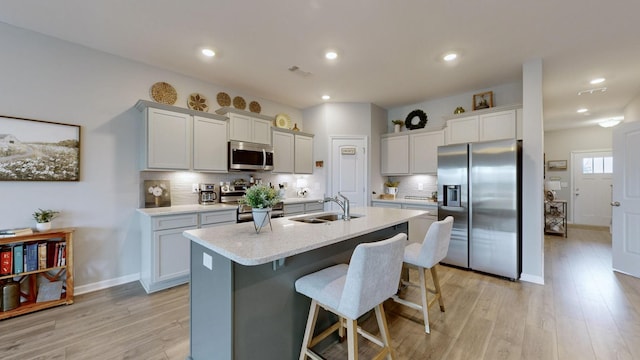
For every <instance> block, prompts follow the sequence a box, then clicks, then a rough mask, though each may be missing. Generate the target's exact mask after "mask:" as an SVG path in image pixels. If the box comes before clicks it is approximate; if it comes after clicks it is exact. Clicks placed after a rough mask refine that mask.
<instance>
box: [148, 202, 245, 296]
mask: <svg viewBox="0 0 640 360" xmlns="http://www.w3.org/2000/svg"><path fill="white" fill-rule="evenodd" d="M235 222H236V209H232V210H221V211H209V212H201V213H184V214H177V215H161V216H141V230H142V231H141V233H142V237H141V238H142V244H141V265H140V283H141V284H142V287H143V288H144V289H145V291H146V292H147V293H152V292H156V291H160V290H164V289H167V288H170V287H173V286H177V285H180V284H185V283H187V282H189V266H190V262H189V261H190V255H189V254H190V250H189V249H190V241H189V240H188V239H187V238H186V237H184V236H183V234H182V233H183V232H184V231H186V230H193V229H198V228H205V227H212V226H218V225H222V224H228V223H235Z"/></svg>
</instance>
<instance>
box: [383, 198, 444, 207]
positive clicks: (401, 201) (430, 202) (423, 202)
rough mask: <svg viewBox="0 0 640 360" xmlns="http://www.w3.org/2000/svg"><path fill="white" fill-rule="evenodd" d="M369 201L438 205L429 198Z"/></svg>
mask: <svg viewBox="0 0 640 360" xmlns="http://www.w3.org/2000/svg"><path fill="white" fill-rule="evenodd" d="M371 201H375V202H385V203H393V204H412V205H424V206H435V207H437V206H438V203H437V202H436V201H430V200H415V199H402V198H397V199H390V200H389V199H371Z"/></svg>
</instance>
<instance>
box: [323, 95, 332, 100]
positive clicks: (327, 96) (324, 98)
mask: <svg viewBox="0 0 640 360" xmlns="http://www.w3.org/2000/svg"><path fill="white" fill-rule="evenodd" d="M329 99H331V96H329V95H322V100H329Z"/></svg>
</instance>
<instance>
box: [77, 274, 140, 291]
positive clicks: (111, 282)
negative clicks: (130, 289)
mask: <svg viewBox="0 0 640 360" xmlns="http://www.w3.org/2000/svg"><path fill="white" fill-rule="evenodd" d="M138 280H140V273H135V274H130V275H126V276H122V277H119V278H115V279H108V280H103V281H98V282H95V283H91V284H87V285H82V286H77V287H75V288H74V289H73V290H74V293H75V295H81V294H86V293H90V292H94V291H97V290H102V289H106V288H110V287H113V286H117V285H122V284H127V283H130V282H133V281H138Z"/></svg>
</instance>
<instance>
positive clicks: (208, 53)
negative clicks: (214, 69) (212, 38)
mask: <svg viewBox="0 0 640 360" xmlns="http://www.w3.org/2000/svg"><path fill="white" fill-rule="evenodd" d="M202 55H204V56H208V57H214V56H215V55H216V53H215V51H213V50H211V49H202Z"/></svg>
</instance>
